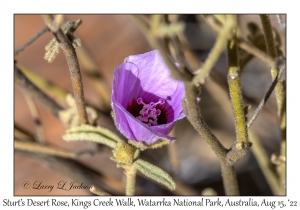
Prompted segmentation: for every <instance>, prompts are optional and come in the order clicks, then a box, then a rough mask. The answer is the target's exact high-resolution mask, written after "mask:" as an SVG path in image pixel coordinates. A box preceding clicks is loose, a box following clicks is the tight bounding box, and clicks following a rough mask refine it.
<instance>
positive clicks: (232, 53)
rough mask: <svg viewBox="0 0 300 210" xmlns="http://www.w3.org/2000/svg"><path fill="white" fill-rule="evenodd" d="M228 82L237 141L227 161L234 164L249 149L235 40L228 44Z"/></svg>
mask: <svg viewBox="0 0 300 210" xmlns="http://www.w3.org/2000/svg"><path fill="white" fill-rule="evenodd" d="M227 62H228V69H229V70H228V84H229V92H230V99H231V105H232V110H233V116H234V121H235V132H236V141H235V143H234V144H233V145H232V147H231V150H230V151H229V152H228V154H227V157H226V159H227V162H228V164H229V165H233V164H234V163H235V162H237V161H238V160H240V159H241V158H243V157H244V156H245V155H246V154H247V153H248V151H249V149H250V146H251V144H250V143H249V141H248V133H247V125H246V117H245V113H244V104H243V95H242V88H241V80H240V67H239V58H238V46H237V44H236V42H235V41H234V40H231V41H229V42H228V45H227Z"/></svg>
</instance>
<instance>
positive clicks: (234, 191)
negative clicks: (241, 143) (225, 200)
mask: <svg viewBox="0 0 300 210" xmlns="http://www.w3.org/2000/svg"><path fill="white" fill-rule="evenodd" d="M221 171H222V178H223V186H224V190H225V195H239V194H240V192H239V187H238V183H237V178H236V173H235V169H234V166H228V165H227V162H226V161H221Z"/></svg>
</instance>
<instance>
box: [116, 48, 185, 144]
mask: <svg viewBox="0 0 300 210" xmlns="http://www.w3.org/2000/svg"><path fill="white" fill-rule="evenodd" d="M183 97H184V84H183V83H182V82H180V81H177V80H174V79H172V78H170V70H169V68H168V67H167V65H166V64H165V62H164V61H163V59H162V57H161V56H160V54H159V52H158V51H157V50H153V51H151V52H148V53H145V54H140V55H132V56H129V57H128V58H126V59H125V61H124V63H123V64H121V65H119V66H118V67H117V68H116V70H115V72H114V81H113V92H112V108H113V111H114V115H115V124H116V126H117V128H118V129H119V131H120V132H121V133H122V134H123V135H124V136H125V137H126V138H128V139H130V140H133V141H138V142H144V143H146V144H147V145H152V144H154V143H156V142H157V141H159V140H160V139H167V140H174V138H173V137H170V136H168V134H169V133H170V131H171V130H172V128H173V126H174V124H175V122H176V121H177V120H179V119H182V118H183V117H185V115H184V113H183V110H182V99H183Z"/></svg>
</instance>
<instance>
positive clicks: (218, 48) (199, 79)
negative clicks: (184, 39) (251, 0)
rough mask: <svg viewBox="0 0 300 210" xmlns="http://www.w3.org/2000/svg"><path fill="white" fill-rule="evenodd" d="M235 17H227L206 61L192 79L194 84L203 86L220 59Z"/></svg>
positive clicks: (234, 22)
mask: <svg viewBox="0 0 300 210" xmlns="http://www.w3.org/2000/svg"><path fill="white" fill-rule="evenodd" d="M235 20H236V16H235V15H227V17H226V22H225V25H224V27H223V28H222V30H221V31H220V33H219V36H218V38H217V40H216V42H215V44H214V46H213V48H212V49H211V51H210V53H209V55H208V57H207V58H206V61H205V62H204V64H203V66H202V67H201V69H198V70H196V72H197V75H196V76H195V77H194V78H193V83H194V84H199V83H201V84H203V83H204V82H205V79H206V77H208V75H209V73H210V71H211V69H212V68H213V66H214V65H215V63H216V62H217V60H218V58H219V57H220V55H221V53H222V52H223V50H224V48H225V46H226V42H227V39H228V36H229V35H230V32H231V29H232V27H234V26H235V25H236V21H235Z"/></svg>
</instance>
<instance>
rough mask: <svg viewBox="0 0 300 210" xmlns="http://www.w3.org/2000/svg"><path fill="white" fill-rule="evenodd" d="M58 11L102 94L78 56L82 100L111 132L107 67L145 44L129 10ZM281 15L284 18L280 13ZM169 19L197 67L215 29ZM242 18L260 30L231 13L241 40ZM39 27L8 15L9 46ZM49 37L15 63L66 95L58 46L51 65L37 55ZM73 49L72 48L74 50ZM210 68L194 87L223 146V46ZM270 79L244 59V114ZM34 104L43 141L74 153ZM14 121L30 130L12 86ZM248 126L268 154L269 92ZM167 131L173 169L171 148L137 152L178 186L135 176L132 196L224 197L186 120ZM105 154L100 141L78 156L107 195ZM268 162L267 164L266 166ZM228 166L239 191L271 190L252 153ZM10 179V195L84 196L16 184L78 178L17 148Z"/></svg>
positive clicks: (217, 174)
mask: <svg viewBox="0 0 300 210" xmlns="http://www.w3.org/2000/svg"><path fill="white" fill-rule="evenodd" d="M64 17H65V20H68V21H70V20H72V21H75V20H78V19H81V20H82V24H81V25H80V26H79V28H78V29H77V30H76V32H75V35H76V36H77V37H79V38H80V39H81V43H82V47H83V49H84V50H85V52H86V53H88V54H89V55H90V58H92V60H93V61H94V63H95V66H96V67H95V69H94V70H95V71H96V72H97V77H98V78H100V81H101V82H102V84H103V87H104V89H105V93H106V94H105V93H102V94H103V96H102V98H101V97H99V93H98V92H97V91H96V90H95V87H94V85H93V82H92V80H91V79H90V77H89V73H88V72H87V71H86V70H85V69H84V68H85V66H86V65H84V64H83V63H82V62H81V60H80V59H79V62H80V66H81V73H82V77H83V86H84V96H85V100H86V102H87V104H89V105H91V106H93V107H95V108H96V109H97V110H99V111H100V112H101V114H100V115H99V119H98V121H97V123H98V125H101V126H103V127H106V128H109V129H111V130H114V125H113V123H112V121H111V119H110V115H109V113H110V110H109V109H110V107H109V106H108V105H109V97H110V95H111V88H112V81H113V72H114V69H115V68H116V67H117V66H118V65H119V64H121V63H122V62H123V60H124V59H125V58H126V57H127V56H129V55H133V54H141V53H145V52H148V51H150V50H152V49H153V48H152V47H151V45H150V44H149V43H148V41H147V39H146V37H145V36H144V34H143V33H142V31H141V30H140V29H139V27H138V25H137V24H136V23H135V21H134V20H133V19H132V17H131V16H130V15H65V16H64ZM282 17H283V20H284V21H285V16H284V15H282ZM169 18H170V20H171V21H172V20H175V21H182V22H184V23H185V29H184V31H183V32H182V33H181V34H179V39H180V42H181V44H182V48H183V50H184V53H185V56H186V59H187V62H188V63H189V65H190V67H191V68H192V69H194V70H196V69H198V68H200V67H201V65H202V62H203V61H205V58H206V57H207V55H208V53H209V51H210V50H211V48H212V47H213V44H214V41H215V38H216V36H217V33H216V32H215V31H214V30H213V29H212V28H211V27H210V26H209V25H207V23H206V22H205V21H204V20H201V18H199V16H198V15H170V17H169ZM271 20H272V26H273V27H274V28H275V30H277V31H279V37H281V38H283V37H282V35H283V34H284V33H285V32H283V33H280V30H279V26H278V23H277V20H276V17H275V15H271ZM250 22H252V23H255V24H256V25H257V26H258V27H259V28H260V29H261V23H260V19H259V15H239V16H238V23H239V27H240V35H241V36H242V37H243V38H244V39H246V40H247V39H248V38H247V36H248V35H249V30H248V27H247V24H249V23H250ZM43 27H44V22H43V19H42V17H41V16H40V15H15V16H14V40H15V42H14V50H16V49H18V48H19V47H20V46H22V45H23V44H24V43H26V42H27V41H28V40H29V39H30V38H31V37H33V36H34V35H35V34H36V33H37V32H38V31H39V30H40V29H42V28H43ZM52 38H53V35H52V34H51V33H49V32H48V33H45V34H44V35H42V36H41V37H40V38H39V39H37V40H36V41H35V42H34V43H33V44H31V45H30V46H29V47H27V48H26V49H25V50H24V51H22V52H20V53H19V54H18V55H17V56H16V57H15V60H16V61H17V63H18V65H20V66H22V67H24V68H26V69H27V70H29V71H31V72H33V73H35V74H36V75H38V76H40V77H43V78H44V79H46V80H47V81H48V82H50V83H51V84H54V85H55V86H58V87H60V88H61V89H62V90H64V91H65V92H68V93H73V91H72V84H71V80H70V73H69V70H68V66H67V62H66V59H65V56H64V55H63V53H62V52H60V53H59V55H58V56H57V58H56V59H55V60H54V61H53V63H48V62H47V61H46V60H44V54H45V46H46V45H47V44H48V43H49V41H50V40H51V39H52ZM281 40H282V41H283V44H281V50H282V51H283V52H284V46H285V40H284V39H281ZM78 50H79V48H77V49H76V51H78ZM284 54H285V53H284ZM212 71H213V73H212V74H213V75H214V76H213V79H212V78H211V77H210V78H209V79H208V80H207V81H206V83H205V84H204V86H203V88H202V93H201V102H200V106H201V112H202V116H203V118H204V119H205V121H206V122H207V124H208V126H209V127H210V128H211V129H212V131H213V132H214V134H215V135H216V136H217V137H218V139H219V140H220V141H221V142H222V143H223V145H224V146H225V147H227V148H229V147H230V146H231V145H232V143H233V141H234V140H235V130H234V119H233V114H232V110H231V104H230V100H229V93H228V87H227V78H226V77H227V71H228V70H227V63H226V54H225V52H223V54H222V55H221V57H220V58H219V60H218V62H217V63H216V65H215V66H214V68H213V70H212ZM270 85H271V74H270V69H269V68H268V66H267V65H266V64H265V63H263V62H262V61H260V60H259V59H258V58H253V59H251V60H250V61H249V62H248V63H247V64H246V65H245V67H244V69H243V74H242V88H243V95H244V104H245V105H247V104H249V105H251V109H250V110H249V114H248V119H249V118H250V117H251V116H252V115H253V113H254V110H255V109H256V107H257V105H258V103H259V102H260V100H261V99H262V98H263V96H264V95H265V93H266V92H267V90H268V88H269V86H270ZM105 97H106V98H105ZM107 97H108V99H107ZM54 99H55V98H54ZM104 99H106V100H107V101H104ZM55 100H56V101H57V102H58V103H60V104H61V105H62V106H63V107H67V106H66V104H65V103H63V102H62V100H59V99H57V98H56V99H55ZM37 108H38V111H39V114H40V118H41V124H42V126H43V132H44V135H45V139H46V141H47V143H49V144H50V145H54V146H57V147H60V148H65V149H69V150H72V151H76V152H78V151H83V150H85V149H86V144H85V143H83V142H70V143H68V142H65V141H63V140H62V138H61V136H62V135H63V134H64V133H65V130H66V127H65V126H64V125H63V124H62V123H61V122H60V121H59V120H58V119H56V118H55V117H53V116H52V115H51V114H50V113H49V112H47V111H46V110H45V109H44V108H43V107H42V106H40V105H39V104H37ZM14 121H15V127H17V128H18V129H21V130H23V131H26V132H27V133H29V134H31V135H34V134H35V133H36V129H35V123H34V120H33V119H32V116H31V113H30V110H29V107H28V105H27V103H26V100H25V97H24V95H23V92H22V91H21V90H20V88H19V87H18V86H17V85H15V87H14ZM251 131H253V133H254V134H255V136H256V138H257V139H258V140H259V142H260V143H261V145H262V146H263V147H264V149H265V150H266V152H267V155H268V157H270V156H271V154H273V153H278V152H279V145H280V128H279V119H278V115H277V106H276V101H275V97H274V94H272V95H271V97H270V99H269V100H268V102H267V104H266V106H265V108H264V109H263V111H262V112H261V114H260V115H259V116H258V118H257V120H256V121H255V123H254V124H253V126H252V127H251ZM171 135H175V136H176V137H177V141H176V143H175V144H174V148H175V149H176V150H175V151H176V153H177V156H178V164H176V163H175V166H176V167H177V170H174V168H172V166H171V165H172V164H173V163H171V161H170V158H169V153H170V151H173V150H170V148H168V147H163V148H160V149H156V150H150V151H145V152H142V154H141V157H142V159H145V160H147V161H149V162H151V163H152V164H154V165H157V166H159V167H161V168H162V169H164V170H165V171H167V172H168V173H170V174H171V175H172V177H174V178H175V179H176V180H178V182H179V183H181V185H180V186H178V187H179V188H180V189H179V190H178V191H175V192H170V191H168V190H166V189H165V188H164V187H162V186H160V185H159V184H157V183H154V182H153V181H150V180H148V179H146V178H145V177H144V176H138V178H137V195H160V196H161V195H201V192H202V190H203V189H205V188H207V187H210V188H213V189H214V190H215V191H216V192H217V194H218V195H224V190H223V184H222V177H221V171H220V164H219V161H218V159H217V157H216V155H215V154H214V153H213V152H212V150H211V149H210V147H209V146H208V145H207V144H206V142H205V141H204V140H203V139H202V138H201V137H200V136H199V135H198V134H197V132H196V131H195V130H194V129H193V127H192V126H191V125H190V123H189V122H188V121H187V120H186V119H183V120H181V121H179V122H178V123H177V124H176V127H175V129H174V131H173V132H172V134H171ZM174 148H173V149H174ZM111 156H112V153H111V150H110V149H108V148H106V147H104V146H103V147H100V149H99V152H98V153H96V154H95V155H94V156H93V157H88V158H86V159H83V160H78V162H80V163H81V164H82V165H85V166H87V167H88V168H89V169H92V170H94V171H95V173H98V174H101V178H95V179H94V181H95V182H99V184H100V186H102V187H103V189H104V190H106V191H107V192H109V193H111V194H113V195H124V186H125V185H124V183H125V182H124V173H123V169H121V168H117V167H116V164H115V162H113V161H111V160H110V157H111ZM270 167H271V168H272V166H271V165H270ZM273 169H274V168H273ZM236 170H237V177H238V184H239V188H240V192H241V195H247V196H250V195H272V192H271V190H270V188H269V186H268V184H267V182H266V179H265V177H264V175H263V173H262V171H261V169H260V167H259V165H258V163H257V160H256V159H255V157H254V155H253V153H252V152H250V153H249V154H248V155H247V156H246V157H245V158H243V159H242V160H240V161H239V162H238V163H237V164H236ZM74 173H75V172H74ZM95 177H96V176H95ZM14 180H15V182H14V193H15V195H91V193H90V192H89V191H88V190H80V189H76V190H70V191H66V190H61V189H56V188H54V189H53V190H52V191H51V192H49V190H47V189H41V190H37V189H31V188H30V189H24V187H23V183H24V182H25V181H29V182H30V183H34V182H35V181H41V182H42V183H43V184H44V185H54V186H57V183H59V182H60V181H66V182H69V183H70V182H72V181H78V183H79V184H80V183H81V182H80V181H79V180H73V179H72V178H71V177H69V176H67V175H66V174H65V173H64V172H63V171H61V170H56V169H54V168H53V167H51V165H49V164H48V163H47V161H45V160H41V159H39V158H36V157H34V156H31V155H28V154H27V153H23V152H19V151H15V155H14ZM111 186H113V187H111Z"/></svg>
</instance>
